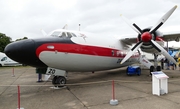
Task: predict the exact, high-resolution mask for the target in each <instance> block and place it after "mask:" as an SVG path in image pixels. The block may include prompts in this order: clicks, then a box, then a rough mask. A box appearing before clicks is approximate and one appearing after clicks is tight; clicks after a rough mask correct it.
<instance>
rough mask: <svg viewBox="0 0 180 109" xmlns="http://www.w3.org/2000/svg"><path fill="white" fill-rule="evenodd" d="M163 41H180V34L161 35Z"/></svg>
mask: <svg viewBox="0 0 180 109" xmlns="http://www.w3.org/2000/svg"><path fill="white" fill-rule="evenodd" d="M163 40H164V41H177V42H179V40H180V32H171V33H163Z"/></svg>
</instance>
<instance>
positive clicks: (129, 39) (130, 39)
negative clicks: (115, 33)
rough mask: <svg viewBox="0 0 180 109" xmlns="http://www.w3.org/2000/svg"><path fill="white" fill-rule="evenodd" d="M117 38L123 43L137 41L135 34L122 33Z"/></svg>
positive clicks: (128, 43) (129, 43)
mask: <svg viewBox="0 0 180 109" xmlns="http://www.w3.org/2000/svg"><path fill="white" fill-rule="evenodd" d="M118 39H119V41H121V42H123V43H124V44H125V45H132V44H135V43H137V34H131V35H124V36H121V37H120V38H118Z"/></svg>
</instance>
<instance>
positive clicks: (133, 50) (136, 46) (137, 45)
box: [120, 41, 143, 64]
mask: <svg viewBox="0 0 180 109" xmlns="http://www.w3.org/2000/svg"><path fill="white" fill-rule="evenodd" d="M142 44H143V42H142V41H140V42H138V43H137V44H136V45H135V46H134V47H133V48H132V49H131V50H130V51H129V52H128V54H127V55H126V56H125V57H124V59H123V60H122V61H121V63H120V64H123V63H124V62H125V61H126V60H128V59H129V58H130V57H131V56H132V55H133V54H134V53H135V52H136V51H137V50H138V49H139V48H140V47H141V45H142Z"/></svg>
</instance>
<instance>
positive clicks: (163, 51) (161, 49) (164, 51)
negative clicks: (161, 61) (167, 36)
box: [151, 40, 176, 64]
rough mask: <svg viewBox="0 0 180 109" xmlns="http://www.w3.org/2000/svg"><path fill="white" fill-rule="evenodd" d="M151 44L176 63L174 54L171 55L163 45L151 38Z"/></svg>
mask: <svg viewBox="0 0 180 109" xmlns="http://www.w3.org/2000/svg"><path fill="white" fill-rule="evenodd" d="M151 44H152V45H153V46H154V47H155V48H156V49H157V50H158V51H159V52H160V53H162V54H163V55H164V56H165V57H166V58H167V59H168V60H169V61H172V62H173V63H175V64H176V61H175V60H174V58H173V57H172V56H170V55H169V53H168V52H167V51H166V50H165V49H164V48H163V47H162V46H160V45H159V44H158V43H157V42H155V41H154V40H151Z"/></svg>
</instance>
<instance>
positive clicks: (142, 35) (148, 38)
mask: <svg viewBox="0 0 180 109" xmlns="http://www.w3.org/2000/svg"><path fill="white" fill-rule="evenodd" d="M176 8H177V6H174V7H173V8H171V9H170V10H169V11H168V12H167V13H166V14H165V15H163V16H162V17H161V19H160V20H159V21H158V22H157V24H156V25H154V26H153V27H152V28H151V29H150V30H149V31H143V30H142V29H141V28H139V27H138V26H137V25H136V24H135V23H132V22H131V21H129V20H128V19H127V18H125V17H123V16H122V15H120V16H121V17H122V18H123V19H124V20H125V22H126V23H127V24H128V25H129V26H130V27H131V28H132V29H133V30H135V31H136V32H137V33H138V34H139V36H138V37H139V39H140V41H139V42H138V43H137V44H136V45H134V47H132V48H131V50H130V51H129V52H128V54H127V55H126V56H125V57H124V59H123V60H122V61H121V64H123V63H124V62H125V61H126V60H128V59H129V58H130V57H131V56H132V55H133V54H134V53H135V52H136V51H137V50H138V49H139V48H140V47H141V45H142V44H143V43H150V44H151V45H152V46H153V47H154V48H155V49H156V50H157V51H158V52H160V53H162V54H163V55H164V56H165V57H166V58H167V59H168V60H170V61H172V62H174V63H176V61H175V60H174V59H173V58H172V57H171V56H170V55H169V53H168V52H167V51H166V50H165V49H164V48H163V47H161V46H160V45H159V44H158V43H157V42H155V41H154V40H156V38H154V40H153V36H154V34H155V32H156V31H157V30H158V29H159V28H160V27H161V26H162V25H163V24H164V23H165V21H166V20H167V19H168V18H169V17H170V16H171V14H172V13H173V12H174V11H175V9H176Z"/></svg>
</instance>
